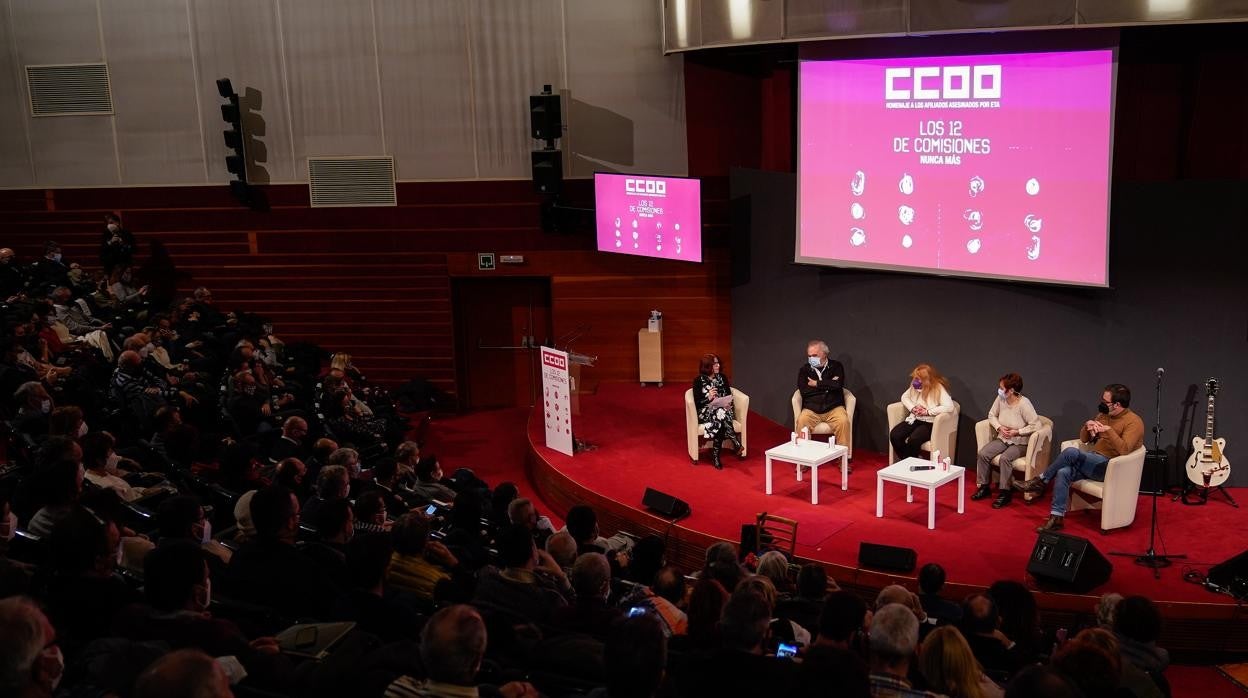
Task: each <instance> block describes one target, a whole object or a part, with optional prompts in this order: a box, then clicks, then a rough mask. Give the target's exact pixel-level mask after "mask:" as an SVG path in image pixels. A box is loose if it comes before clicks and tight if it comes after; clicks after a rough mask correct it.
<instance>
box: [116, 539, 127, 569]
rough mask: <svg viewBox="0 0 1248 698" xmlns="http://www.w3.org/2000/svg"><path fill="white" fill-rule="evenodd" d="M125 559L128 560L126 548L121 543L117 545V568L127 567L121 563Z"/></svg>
mask: <svg viewBox="0 0 1248 698" xmlns="http://www.w3.org/2000/svg"><path fill="white" fill-rule="evenodd" d="M125 558H126V546H125V545H123V544H121V543H118V544H117V566H118V567H125V565H123V564H121V561H122V560H124V559H125Z"/></svg>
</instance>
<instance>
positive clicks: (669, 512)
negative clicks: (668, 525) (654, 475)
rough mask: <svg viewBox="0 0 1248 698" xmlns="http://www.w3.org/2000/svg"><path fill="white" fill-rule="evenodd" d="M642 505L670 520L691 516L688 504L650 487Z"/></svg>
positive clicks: (642, 498) (643, 497) (642, 500)
mask: <svg viewBox="0 0 1248 698" xmlns="http://www.w3.org/2000/svg"><path fill="white" fill-rule="evenodd" d="M641 503H642V505H643V506H645V507H646V508H647V509H653V510H654V511H657V512H658V513H660V514H662V515H663V516H666V517H668V518H672V519H679V518H683V517H686V516H688V515H689V503H688V502H686V501H685V500H683V499H680V498H679V497H673V496H672V495H670V494H667V493H666V492H660V491H658V490H655V489H651V488H649V487H647V488H646V493H645V494H644V495H642V497H641Z"/></svg>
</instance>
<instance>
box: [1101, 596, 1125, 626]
mask: <svg viewBox="0 0 1248 698" xmlns="http://www.w3.org/2000/svg"><path fill="white" fill-rule="evenodd" d="M1122 598H1123V597H1122V594H1119V593H1117V592H1110V593H1108V594H1105V595H1104V596H1102V597H1101V599H1100V600H1099V601H1097V602H1096V622H1097V623H1100V624H1101V625H1102V626H1103V627H1106V628H1112V627H1114V618H1115V617H1116V616H1117V615H1118V604H1119V603H1121V602H1122Z"/></svg>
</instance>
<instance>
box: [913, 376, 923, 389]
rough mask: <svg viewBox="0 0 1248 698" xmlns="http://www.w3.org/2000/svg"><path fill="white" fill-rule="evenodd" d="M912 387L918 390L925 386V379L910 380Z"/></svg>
mask: <svg viewBox="0 0 1248 698" xmlns="http://www.w3.org/2000/svg"><path fill="white" fill-rule="evenodd" d="M910 387H912V388H914V389H915V390H918V389H919V388H922V387H923V381H921V380H919V379H918V378H915V379H914V380H912V381H910Z"/></svg>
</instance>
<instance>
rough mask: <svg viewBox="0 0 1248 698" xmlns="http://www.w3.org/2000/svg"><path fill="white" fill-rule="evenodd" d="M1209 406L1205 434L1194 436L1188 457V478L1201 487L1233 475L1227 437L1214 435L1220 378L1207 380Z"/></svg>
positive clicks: (1210, 485)
mask: <svg viewBox="0 0 1248 698" xmlns="http://www.w3.org/2000/svg"><path fill="white" fill-rule="evenodd" d="M1205 393H1206V394H1208V396H1209V397H1208V406H1207V407H1206V409H1205V436H1204V437H1203V438H1202V437H1199V436H1194V437H1192V455H1191V457H1190V458H1188V459H1187V471H1186V472H1187V479H1188V480H1191V481H1192V484H1194V485H1197V486H1199V487H1217V486H1219V485H1221V484H1222V483H1224V482H1226V481H1227V479H1228V478H1230V477H1231V463H1230V461H1228V460H1227V459H1226V439H1222V438H1217V439H1215V438H1214V437H1213V401H1214V398H1215V397H1216V396H1217V394H1218V379H1217V378H1210V379H1209V380H1207V381H1205Z"/></svg>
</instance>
